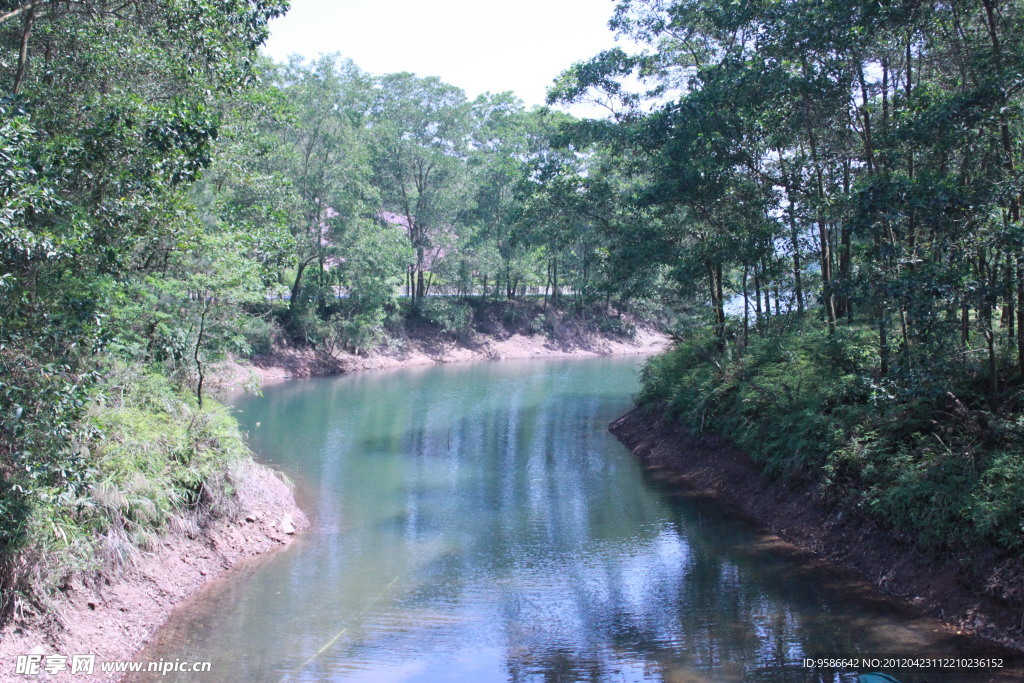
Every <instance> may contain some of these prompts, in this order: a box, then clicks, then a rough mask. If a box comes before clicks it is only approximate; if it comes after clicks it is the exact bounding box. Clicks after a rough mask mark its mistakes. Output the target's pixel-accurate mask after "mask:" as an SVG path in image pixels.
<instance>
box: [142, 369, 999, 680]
mask: <svg viewBox="0 0 1024 683" xmlns="http://www.w3.org/2000/svg"><path fill="white" fill-rule="evenodd" d="M640 363H641V361H640V360H638V359H636V358H608V359H587V360H574V361H519V362H516V361H506V362H500V363H478V364H472V365H454V366H438V367H432V368H421V369H409V370H402V371H392V372H381V373H363V374H357V375H352V376H347V377H341V378H335V379H322V380H312V381H304V382H293V383H289V384H284V385H280V386H276V387H272V388H269V389H267V391H266V392H265V395H264V396H263V397H246V398H244V399H241V400H239V401H238V403H237V407H238V408H239V409H240V410H241V411H242V413H241V418H242V420H243V424H244V426H245V427H246V429H248V430H249V432H250V435H251V443H252V446H253V448H254V449H255V450H256V451H257V452H258V453H259V454H260V456H261V457H262V458H263V459H264V460H265V461H267V462H269V463H272V464H274V465H276V466H278V467H279V468H280V469H282V470H284V471H285V472H287V473H288V474H289V475H290V476H291V477H292V478H293V479H294V480H296V482H297V483H298V491H299V495H300V500H301V502H302V503H303V507H304V508H305V509H306V510H307V512H308V513H309V514H310V517H311V518H312V520H313V526H312V528H311V530H310V531H309V532H307V533H305V534H303V535H301V536H300V537H299V538H298V539H297V540H296V542H295V543H294V544H293V545H292V546H291V547H290V548H288V549H286V550H284V551H282V552H279V553H276V554H274V555H273V556H272V557H270V558H269V559H267V560H264V561H258V562H254V563H251V564H249V565H247V566H246V567H244V568H243V569H242V570H241V571H238V572H235V573H234V575H233V576H232V577H230V578H228V579H226V580H221V581H218V582H217V583H216V584H215V585H214V586H213V587H212V588H211V589H210V590H207V591H204V592H203V593H202V594H200V596H198V597H197V598H196V599H193V600H192V601H190V602H189V603H188V604H187V605H186V606H185V609H180V610H178V612H176V614H175V615H174V616H173V617H172V620H171V622H170V624H168V626H167V627H166V628H164V629H163V630H162V631H161V632H160V634H158V638H157V639H156V640H155V642H154V644H153V645H152V646H151V647H150V648H149V649H148V650H147V651H146V652H144V653H143V655H142V656H141V658H146V659H151V660H155V659H158V658H163V659H165V660H174V659H177V658H180V659H182V660H183V661H202V660H210V661H212V662H213V664H212V671H213V672H214V673H213V675H212V678H211V680H218V681H279V680H297V681H323V680H354V681H431V682H433V681H534V680H537V681H647V680H654V681H661V680H667V681H703V680H709V681H744V680H747V681H749V680H765V681H778V680H792V681H819V680H821V681H824V680H829V681H832V680H855V676H852V675H851V674H848V673H836V672H821V671H819V672H812V671H809V670H807V669H804V668H803V667H802V666H801V661H802V660H803V659H804V658H805V657H829V656H830V657H846V658H849V657H855V656H858V657H866V656H879V657H880V656H885V655H894V654H902V655H922V654H926V653H931V654H943V655H955V654H965V655H966V654H975V655H977V654H983V653H979V651H978V647H977V646H976V645H972V644H970V643H967V642H966V641H964V640H963V639H960V638H955V637H951V636H949V635H947V634H946V633H945V632H944V630H943V629H942V627H941V626H940V624H939V623H938V622H934V621H931V620H928V619H922V618H918V617H915V616H914V615H912V614H911V613H909V612H908V611H907V610H905V609H902V608H899V607H897V606H893V605H891V604H889V603H887V602H885V601H881V600H878V599H876V598H874V597H873V596H872V595H871V594H870V593H869V592H867V591H864V590H863V589H862V587H860V586H858V585H857V584H855V583H852V582H848V581H846V580H844V579H842V578H841V577H838V576H836V575H835V574H834V573H832V572H829V571H825V570H822V569H821V568H817V567H815V566H812V565H809V564H808V563H807V562H806V560H805V558H803V557H802V556H800V555H799V554H795V553H793V552H791V551H788V550H787V549H786V548H785V547H780V544H778V543H775V542H773V541H772V540H771V539H770V538H769V537H765V536H763V535H760V534H759V533H758V532H757V531H756V530H755V529H752V528H751V527H750V526H749V525H748V524H747V523H745V522H743V521H742V520H739V519H737V518H735V517H733V516H731V515H729V514H723V511H722V510H721V509H720V508H717V507H716V506H715V505H713V504H711V503H708V502H702V501H700V500H696V499H692V498H690V497H689V496H687V495H684V493H683V492H681V491H677V490H673V489H672V488H670V487H668V486H667V485H664V484H661V483H659V482H657V481H655V480H653V479H652V478H651V477H649V476H646V474H645V472H644V471H643V470H642V468H641V467H640V466H639V464H638V463H637V462H636V460H635V459H634V458H633V457H632V456H631V455H630V454H629V453H628V452H627V451H626V450H625V449H624V448H623V447H622V446H621V445H620V444H619V443H618V442H617V441H616V440H615V439H614V437H612V436H611V435H610V434H608V432H607V425H608V423H609V422H610V421H611V420H613V419H614V418H615V417H617V416H618V415H620V414H622V413H623V412H625V411H626V410H627V409H628V407H629V405H630V398H631V394H632V393H633V392H634V391H635V390H636V387H637V383H638V380H637V370H638V368H639V366H640ZM896 673H897V674H898V675H899V676H900V680H902V681H907V680H989V679H990V677H991V675H990V674H985V675H969V674H965V673H963V672H960V673H958V674H955V675H953V676H952V677H950V675H946V676H943V675H936V672H935V671H930V672H927V676H925V675H920V676H915V675H914V674H913V673H912V672H903V671H901V672H896ZM167 679H171V680H173V676H167V677H164V678H163V680H167ZM182 680H194V679H193V678H191V677H185V676H183V677H182Z"/></svg>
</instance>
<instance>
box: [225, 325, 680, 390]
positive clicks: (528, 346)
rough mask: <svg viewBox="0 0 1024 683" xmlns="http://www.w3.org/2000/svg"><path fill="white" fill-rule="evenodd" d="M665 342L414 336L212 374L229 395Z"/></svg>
mask: <svg viewBox="0 0 1024 683" xmlns="http://www.w3.org/2000/svg"><path fill="white" fill-rule="evenodd" d="M668 343H669V339H668V337H666V336H665V335H664V334H662V333H661V332H658V331H656V330H654V329H651V328H646V327H638V329H637V330H636V334H635V335H634V336H633V338H631V339H630V338H626V337H617V336H604V335H600V334H575V335H571V336H569V335H567V336H566V337H564V338H562V339H551V338H549V337H547V336H545V335H542V334H535V335H529V334H519V333H517V334H509V335H485V334H479V333H472V334H471V335H469V336H467V337H465V338H462V339H458V340H455V339H451V338H449V337H448V336H446V335H444V334H441V333H439V332H437V331H434V330H418V331H417V333H416V334H415V335H412V336H410V337H409V338H407V339H404V340H402V342H401V344H400V345H399V346H388V347H384V348H381V349H377V350H374V351H371V352H369V353H367V354H365V355H357V354H352V353H338V352H335V353H327V352H324V351H322V350H316V349H311V348H305V349H295V348H284V349H277V350H275V351H274V352H273V353H270V354H267V355H263V356H256V357H254V358H253V359H252V360H251V361H231V362H227V363H221V364H219V365H218V366H217V367H216V368H215V372H216V376H215V380H214V382H215V384H216V385H217V387H218V388H219V389H220V390H221V391H223V392H225V393H229V392H231V391H235V390H238V389H243V388H250V389H251V388H258V387H260V386H265V385H268V384H274V383H277V382H283V381H286V380H289V379H292V378H296V377H323V376H329V375H340V374H344V373H349V372H358V371H360V370H381V369H385V368H398V367H408V366H414V365H433V364H435V363H464V362H470V361H480V360H501V359H515V358H586V357H590V356H612V355H617V356H621V355H644V354H648V355H649V354H654V353H657V352H659V351H662V350H664V349H665V348H666V347H667V345H668Z"/></svg>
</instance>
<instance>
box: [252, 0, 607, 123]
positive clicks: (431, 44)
mask: <svg viewBox="0 0 1024 683" xmlns="http://www.w3.org/2000/svg"><path fill="white" fill-rule="evenodd" d="M614 6H615V4H614V0H514V1H513V2H489V1H488V0H292V8H291V10H290V11H289V12H288V14H287V15H286V16H284V17H282V18H280V19H276V20H274V21H273V22H271V24H270V30H271V36H270V39H269V40H268V41H267V44H266V47H265V48H264V51H265V52H266V53H267V54H268V55H270V56H271V57H272V58H273V59H274V60H276V61H284V60H285V59H286V58H287V57H288V55H290V54H299V55H302V56H304V57H307V58H312V57H316V56H317V55H319V54H322V53H331V52H339V53H341V55H342V56H343V57H349V58H351V59H352V60H353V61H354V62H355V63H356V64H357V65H358V66H359V68H361V69H363V70H364V71H368V72H370V73H372V74H384V73H393V72H397V71H411V72H413V73H415V74H417V75H419V76H439V77H440V78H441V79H442V80H444V81H447V82H448V83H451V84H452V85H456V86H458V87H460V88H462V89H463V90H465V91H466V94H467V95H468V96H469V97H470V98H473V97H476V96H477V95H479V94H480V93H483V92H503V91H505V90H511V91H513V92H515V93H516V94H517V95H518V96H519V97H520V98H521V99H522V100H523V101H524V102H525V103H526V105H527V107H530V106H533V105H537V104H543V103H544V96H545V91H546V89H547V87H548V86H549V85H550V84H551V81H552V80H553V79H554V78H555V77H556V76H557V75H558V74H559V73H561V72H562V71H563V70H565V69H567V68H568V67H569V66H570V65H572V63H573V62H577V61H580V60H583V59H587V58H589V57H592V56H594V55H596V54H597V53H598V52H600V51H601V50H604V49H607V48H610V47H614V46H616V45H617V44H619V43H617V42H616V41H615V38H614V35H613V34H612V32H611V31H610V30H609V29H608V20H609V19H610V18H611V15H612V10H613V9H614ZM574 111H575V109H574ZM577 113H582V112H577Z"/></svg>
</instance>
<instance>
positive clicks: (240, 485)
mask: <svg viewBox="0 0 1024 683" xmlns="http://www.w3.org/2000/svg"><path fill="white" fill-rule="evenodd" d="M231 476H232V479H233V480H234V482H235V493H234V496H233V499H232V505H231V509H230V510H226V511H224V513H223V514H222V515H220V516H218V517H216V518H214V517H212V516H210V515H209V514H196V515H193V516H192V517H191V518H188V519H186V520H184V521H183V523H182V524H181V525H180V527H179V528H177V529H176V530H175V531H173V532H172V533H170V534H167V535H166V536H163V537H161V538H160V539H159V541H158V542H157V543H156V545H155V546H154V547H152V548H150V549H149V550H147V551H142V550H136V551H135V553H134V557H128V558H124V564H123V565H122V566H120V567H118V566H108V567H105V568H104V569H103V570H100V571H96V572H88V573H82V574H78V575H74V576H71V577H68V579H67V582H66V583H65V584H64V585H63V586H62V587H61V589H60V593H61V594H60V595H59V596H57V598H56V599H55V601H54V607H53V609H52V610H51V611H49V612H48V613H46V614H42V615H33V616H30V617H28V618H26V619H23V620H15V622H14V623H12V624H10V625H8V627H7V628H5V629H4V631H3V632H2V633H0V679H3V680H15V679H17V678H19V677H18V676H16V669H15V667H16V660H17V657H18V656H19V655H25V654H30V653H31V654H40V655H43V656H44V657H45V656H48V655H65V656H67V657H68V658H69V659H68V662H70V657H71V655H73V654H86V653H94V654H96V655H97V659H96V668H95V673H96V675H95V677H89V678H90V680H95V679H96V678H99V679H104V678H109V679H114V678H117V676H115V675H113V674H109V675H104V674H102V673H101V672H100V665H101V662H109V661H116V660H128V659H131V658H132V657H133V656H134V655H135V654H136V653H137V652H138V651H139V650H140V649H141V648H142V646H143V645H144V644H145V643H146V641H147V640H148V639H149V638H150V636H151V635H152V634H153V632H154V631H155V630H156V629H157V628H158V627H160V626H161V625H162V624H163V623H164V622H165V621H166V620H167V617H168V615H169V614H170V613H171V611H172V610H173V609H174V607H175V605H176V604H178V603H179V602H181V601H182V600H184V599H185V598H187V597H189V596H190V595H192V594H194V593H195V592H196V591H198V590H199V589H200V588H201V587H202V586H203V585H204V584H205V583H206V582H207V581H209V580H211V579H213V578H214V577H216V576H218V575H220V574H222V573H223V572H225V571H226V570H227V569H229V568H231V567H232V566H234V565H235V564H237V563H238V562H240V561H242V560H245V559H247V558H251V557H255V556H258V555H263V554H265V553H268V552H272V551H274V550H275V549H277V548H281V547H283V546H285V545H287V544H288V543H290V542H291V540H292V538H293V536H294V534H295V533H296V532H297V531H301V530H303V529H305V528H306V527H308V526H309V520H308V519H307V518H306V515H305V514H304V513H303V512H302V510H300V509H299V507H298V506H297V505H296V503H295V498H294V496H293V494H292V487H291V485H290V484H288V483H286V482H285V481H284V480H283V479H282V478H281V476H280V475H279V474H278V473H277V472H275V471H274V470H272V469H270V468H269V467H266V466H263V465H259V464H255V463H252V462H246V463H243V464H241V465H240V466H238V467H237V468H236V469H235V471H234V472H233V473H232V475H231ZM45 661H46V660H44V662H45ZM69 670H70V667H68V670H65V671H64V672H63V673H61V674H58V675H57V676H48V675H47V676H45V677H46V679H47V680H81V679H82V676H81V675H78V674H76V675H74V676H72V675H70V673H69ZM38 678H39V676H30V677H26V679H27V680H34V679H38Z"/></svg>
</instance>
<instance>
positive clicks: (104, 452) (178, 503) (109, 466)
mask: <svg viewBox="0 0 1024 683" xmlns="http://www.w3.org/2000/svg"><path fill="white" fill-rule="evenodd" d="M79 427H80V429H79V435H78V437H77V438H75V439H74V440H73V441H74V443H73V447H72V450H73V451H74V452H75V455H76V456H77V460H76V462H85V463H88V465H87V466H86V467H84V468H81V469H80V471H78V472H76V473H75V476H76V477H77V478H81V479H82V480H84V482H85V485H84V486H81V487H77V488H62V487H60V486H41V485H36V486H27V485H19V484H14V485H13V486H11V487H10V488H9V489H7V491H6V492H5V493H4V499H3V501H2V502H3V503H4V505H5V506H11V507H17V508H18V510H19V512H20V514H19V515H18V516H17V517H12V518H11V521H14V522H15V524H14V526H13V527H12V528H8V529H7V537H6V538H7V542H6V543H5V544H4V547H3V549H2V552H0V563H2V570H3V572H4V574H5V577H6V582H5V591H4V595H3V616H4V617H5V618H9V617H10V616H12V615H14V616H24V615H25V614H26V613H27V612H32V611H36V612H39V613H46V612H49V611H51V607H52V599H53V597H54V596H55V595H56V592H57V591H58V590H59V589H60V588H61V587H62V586H64V585H65V584H66V583H67V581H68V579H69V577H71V576H73V575H75V574H78V573H82V572H88V571H96V570H106V571H117V570H119V569H121V568H123V567H124V566H126V565H127V564H128V563H129V562H131V560H132V559H133V558H134V557H135V556H136V555H137V554H138V553H139V552H140V551H144V550H148V549H152V548H153V547H154V545H155V543H156V541H157V539H158V538H159V537H160V536H161V535H164V534H166V533H168V532H177V533H186V534H192V533H195V532H196V531H197V530H198V526H197V520H199V519H200V518H201V517H202V516H214V517H216V516H220V515H224V514H228V513H230V512H231V511H232V500H233V493H234V482H235V481H236V480H237V478H238V477H239V476H240V475H239V473H240V472H241V471H242V468H243V467H244V465H245V464H246V463H247V462H248V460H249V451H248V448H247V447H246V446H245V444H244V443H243V441H242V438H241V434H240V433H239V430H238V425H237V423H236V422H235V420H234V418H233V417H232V416H231V414H230V413H229V412H228V410H227V408H225V407H224V406H222V405H219V404H216V403H215V402H213V401H209V400H207V401H205V402H204V407H203V408H202V409H200V408H199V407H198V406H197V404H196V400H195V396H194V395H192V394H191V393H190V392H188V391H187V390H181V389H178V388H176V387H175V386H173V385H172V384H171V383H170V382H169V381H168V380H167V379H166V378H165V377H164V376H162V375H161V374H159V373H158V372H156V371H150V370H147V369H145V368H131V367H128V366H125V365H121V364H117V365H114V366H113V367H111V368H109V369H108V371H107V372H105V373H104V379H103V380H102V381H101V383H100V384H99V386H98V387H97V388H96V390H95V394H94V398H93V401H92V403H91V404H90V406H89V408H88V411H87V413H86V417H85V418H84V419H83V420H82V423H81V424H80V425H79ZM37 483H38V482H37Z"/></svg>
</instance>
